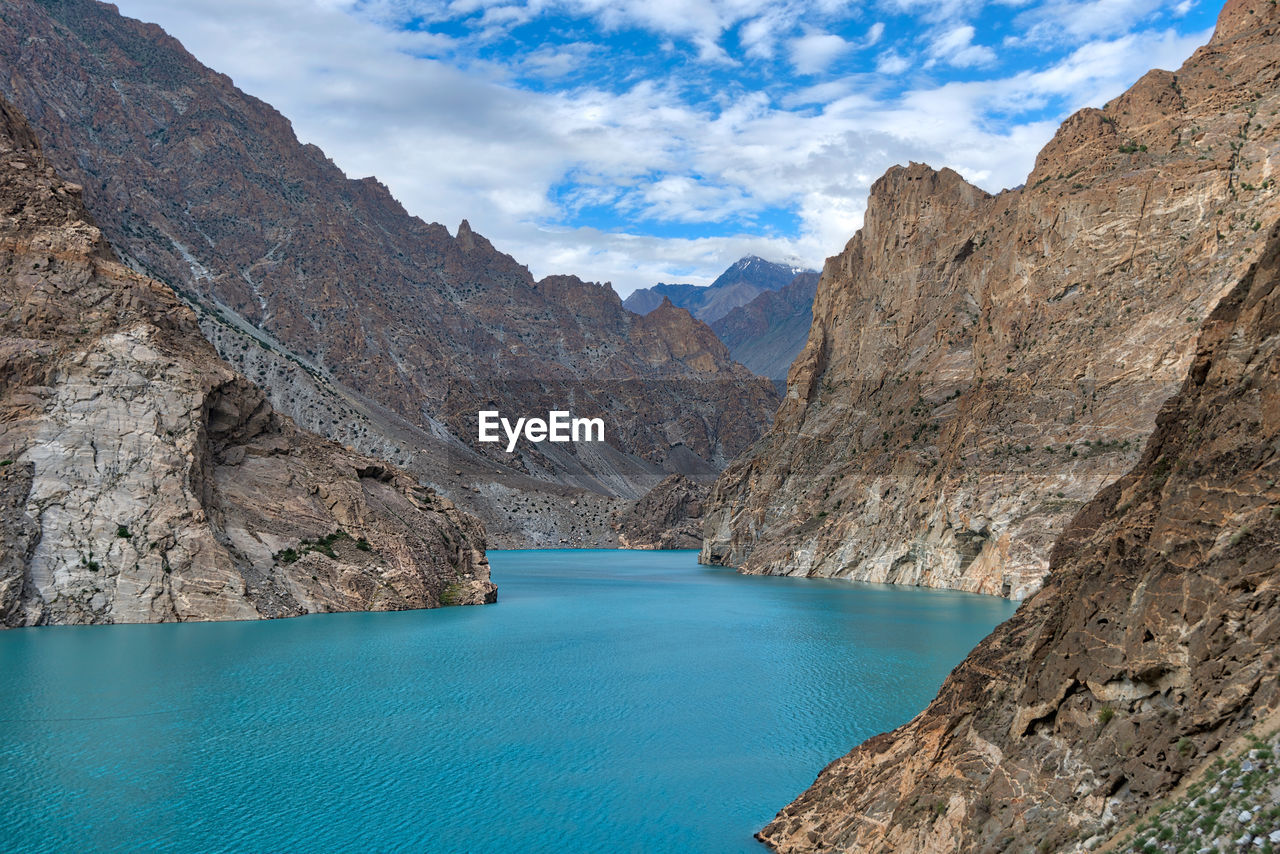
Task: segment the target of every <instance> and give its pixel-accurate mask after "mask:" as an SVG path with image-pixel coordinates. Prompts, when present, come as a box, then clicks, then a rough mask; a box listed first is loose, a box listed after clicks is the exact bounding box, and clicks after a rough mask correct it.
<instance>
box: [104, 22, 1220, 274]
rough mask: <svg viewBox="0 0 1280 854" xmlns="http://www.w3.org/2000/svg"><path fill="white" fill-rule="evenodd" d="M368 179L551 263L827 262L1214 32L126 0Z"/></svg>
mask: <svg viewBox="0 0 1280 854" xmlns="http://www.w3.org/2000/svg"><path fill="white" fill-rule="evenodd" d="M116 2H117V5H119V7H120V10H121V11H122V12H123V13H124V14H126V15H129V16H131V17H135V18H140V19H142V20H145V21H151V22H154V23H158V24H160V25H161V26H162V27H164V28H165V29H166V30H167V31H168V32H169V33H170V34H172V35H173V36H175V37H176V38H178V39H179V40H180V41H181V42H182V43H183V44H184V45H185V46H186V47H187V49H188V50H190V51H191V52H192V53H193V54H194V55H195V56H196V57H197V58H198V59H200V60H201V61H202V62H204V63H205V64H206V65H208V66H210V67H212V68H214V69H215V70H217V71H220V72H223V73H224V74H227V75H229V76H230V77H231V78H232V80H233V81H234V82H235V83H236V85H237V86H239V87H240V88H241V89H243V90H244V91H246V92H248V93H249V94H251V95H255V96H257V97H259V98H261V99H263V100H264V101H267V102H268V103H270V104H271V105H273V106H274V107H276V108H277V109H278V110H280V111H281V112H282V113H283V114H284V115H285V116H286V117H288V118H289V119H290V120H291V121H292V122H293V126H294V130H295V132H296V133H297V134H298V137H299V138H300V139H301V140H302V141H303V142H311V143H315V144H316V145H319V146H320V147H321V148H322V149H324V151H325V153H326V154H328V155H329V157H331V158H332V159H333V161H334V162H335V163H337V165H338V166H339V167H341V168H342V169H343V171H345V172H346V173H347V174H348V175H349V176H351V177H353V178H359V177H364V176H367V175H374V176H376V177H377V178H378V179H380V180H381V181H382V182H383V183H385V184H387V186H388V187H390V189H391V192H392V194H393V195H394V196H395V197H396V198H397V199H398V200H399V201H400V202H401V203H402V204H403V205H404V206H405V207H406V208H407V209H408V210H409V212H410V213H413V214H416V215H418V216H420V217H422V218H423V219H425V220H428V221H434V222H440V223H443V224H445V225H446V226H448V227H449V229H450V231H455V230H456V228H457V225H458V223H459V222H460V221H461V220H463V219H467V220H469V221H470V223H471V226H472V228H474V229H475V230H476V231H478V232H480V233H481V234H484V235H485V236H486V237H488V238H489V239H490V240H492V241H493V242H494V244H495V246H497V248H498V249H500V250H502V251H504V252H507V253H509V254H511V255H513V256H515V257H516V258H517V259H518V260H519V261H520V262H521V263H524V264H527V265H528V266H529V268H530V270H531V271H532V272H533V274H534V275H535V276H537V277H542V276H545V275H548V274H552V273H572V274H576V275H579V276H581V277H582V278H584V279H589V280H593V281H610V282H612V283H613V285H614V287H615V289H616V290H617V291H618V292H619V293H620V294H622V295H624V296H625V295H626V294H628V293H630V292H631V291H632V290H634V289H636V288H638V287H647V286H649V285H652V284H654V283H656V282H660V281H664V282H692V283H695V284H707V283H709V282H710V281H711V280H712V279H714V278H715V277H716V276H717V275H718V274H719V273H720V272H721V271H722V270H724V269H725V268H726V267H728V266H729V265H730V264H731V263H733V262H734V261H735V260H737V259H738V258H740V257H742V256H744V255H748V254H754V255H760V256H762V257H765V258H768V259H770V260H776V261H790V262H793V263H799V264H803V265H805V266H809V267H814V268H820V267H821V265H822V262H823V260H824V259H825V258H826V257H827V256H829V255H833V254H836V253H837V252H839V251H840V250H841V249H842V248H843V246H844V244H845V243H846V242H847V241H848V240H849V238H850V237H852V235H853V233H854V232H855V231H856V230H857V229H858V227H859V226H860V225H861V223H862V212H863V210H864V209H865V207H866V198H867V193H868V191H869V189H870V187H871V184H872V183H873V182H874V181H875V179H876V178H878V177H879V176H880V175H881V174H883V173H884V171H885V170H886V169H888V168H889V167H890V166H893V165H894V164H899V163H906V162H908V161H913V160H914V161H921V162H925V163H928V164H929V165H931V166H934V167H936V168H941V167H944V166H949V167H951V168H953V169H955V170H956V171H958V172H959V173H960V174H961V175H963V176H964V177H965V178H966V179H968V180H969V181H971V182H973V183H975V184H977V185H978V186H980V187H982V188H983V189H985V190H988V191H990V192H998V191H999V190H1001V189H1004V188H1007V187H1014V186H1017V185H1019V184H1021V183H1022V182H1023V181H1024V179H1025V178H1026V175H1027V173H1028V172H1030V170H1031V166H1032V164H1033V162H1034V160H1035V154H1036V152H1037V151H1038V150H1039V149H1040V147H1041V146H1043V145H1044V144H1045V142H1047V141H1048V140H1049V138H1050V137H1051V136H1052V135H1053V132H1054V130H1055V129H1056V128H1057V126H1058V124H1059V123H1060V122H1061V121H1062V119H1064V118H1065V117H1066V116H1068V115H1070V114H1071V113H1072V112H1074V111H1075V110H1077V109H1079V108H1081V107H1085V106H1101V105H1102V104H1104V103H1105V102H1106V101H1107V100H1109V99H1111V98H1113V97H1115V96H1116V95H1118V94H1120V93H1121V92H1123V91H1124V90H1125V89H1126V88H1128V87H1129V86H1130V85H1132V83H1133V82H1134V81H1136V80H1137V79H1138V78H1139V77H1141V76H1142V75H1143V74H1144V73H1145V72H1146V71H1148V70H1149V69H1151V68H1167V69H1176V68H1177V67H1178V66H1179V65H1181V63H1182V62H1183V60H1185V59H1186V58H1187V57H1188V56H1190V55H1191V53H1192V51H1193V50H1194V49H1195V48H1196V47H1197V46H1199V45H1201V44H1203V43H1204V42H1206V41H1207V40H1208V38H1209V36H1210V34H1211V32H1212V26H1213V23H1214V20H1215V18H1216V16H1217V12H1218V10H1219V5H1220V4H1219V3H1217V2H1206V0H994V1H991V0H866V2H841V0H808V2H796V0H523V1H522V0H181V2H174V0H116Z"/></svg>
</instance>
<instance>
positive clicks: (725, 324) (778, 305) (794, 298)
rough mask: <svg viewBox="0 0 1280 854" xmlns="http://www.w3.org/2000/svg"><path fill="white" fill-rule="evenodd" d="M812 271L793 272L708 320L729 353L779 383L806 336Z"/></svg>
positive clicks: (813, 282) (814, 283)
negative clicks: (774, 286)
mask: <svg viewBox="0 0 1280 854" xmlns="http://www.w3.org/2000/svg"><path fill="white" fill-rule="evenodd" d="M817 292H818V274H817V273H816V272H805V273H797V274H796V276H795V278H793V279H792V280H791V282H790V283H788V284H787V285H785V286H783V287H782V288H780V289H779V290H776V291H765V292H764V293H762V294H760V295H759V296H757V297H756V298H755V299H753V300H752V301H751V302H749V303H747V304H746V305H740V306H738V307H737V308H735V309H733V310H732V311H730V312H729V313H728V314H726V315H725V316H724V317H721V318H719V319H717V320H715V321H712V323H711V331H712V332H714V333H715V334H716V337H717V338H719V339H720V340H721V341H723V342H724V343H725V346H727V347H728V348H729V355H730V356H732V357H733V358H734V360H735V361H737V362H741V363H742V364H743V365H745V366H746V367H748V368H750V369H751V371H752V372H754V373H757V374H759V375H760V376H762V377H768V378H769V379H771V380H774V381H776V382H779V383H781V384H785V383H786V379H787V371H788V370H790V368H791V363H792V362H794V361H795V358H796V356H798V355H800V351H801V350H803V349H804V345H805V342H806V341H807V340H808V339H809V327H810V325H812V323H813V298H814V295H815V294H816V293H817Z"/></svg>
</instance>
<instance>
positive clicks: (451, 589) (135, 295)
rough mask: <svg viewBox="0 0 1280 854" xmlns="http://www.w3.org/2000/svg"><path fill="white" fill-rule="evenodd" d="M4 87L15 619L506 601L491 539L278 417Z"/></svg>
mask: <svg viewBox="0 0 1280 854" xmlns="http://www.w3.org/2000/svg"><path fill="white" fill-rule="evenodd" d="M81 192H82V190H81V187H80V186H79V185H76V184H71V183H68V182H66V181H64V180H63V179H62V178H60V177H59V176H58V175H57V173H56V172H55V170H54V169H53V168H52V166H50V165H49V164H48V163H47V162H46V160H45V158H44V156H43V154H42V153H41V151H40V150H39V148H38V147H37V145H36V142H35V135H34V134H33V132H32V131H31V129H30V127H29V126H28V125H27V124H26V122H25V121H24V120H23V118H22V117H21V116H20V115H19V114H18V113H17V112H16V111H15V110H14V109H13V108H12V107H11V106H10V105H9V104H8V103H7V102H5V101H3V99H0V351H2V352H3V359H0V457H2V458H3V465H0V625H4V626H23V625H46V624H66V623H120V622H161V621H171V620H218V619H257V618H262V617H284V616H293V615H297V614H304V613H309V612H316V611H342V610H392V609H401V608H426V607H435V606H437V605H441V604H465V603H481V602H491V601H493V599H494V591H495V588H494V586H493V585H492V584H491V583H490V582H489V567H488V562H487V561H486V559H485V555H484V531H483V528H482V527H481V526H480V524H479V522H477V521H476V520H475V519H474V518H472V517H470V516H467V515H466V514H463V513H460V512H458V511H457V510H456V509H454V507H453V506H452V505H451V504H450V503H449V502H447V501H445V500H444V499H442V498H440V497H439V496H437V495H435V494H434V493H432V492H431V491H430V490H426V489H422V488H419V487H418V486H417V484H416V482H414V481H413V480H412V479H411V478H409V477H408V476H406V475H405V474H404V473H402V472H400V471H399V470H397V469H395V468H393V467H391V466H388V465H386V464H385V463H380V462H378V461H376V460H374V459H372V458H369V457H366V456H364V455H361V454H357V453H353V452H350V451H346V450H344V449H343V448H341V447H339V446H337V445H334V444H332V443H330V442H327V441H324V440H322V439H320V438H318V437H316V436H314V435H312V434H310V433H306V432H303V431H301V430H299V429H297V427H295V426H294V424H293V422H292V421H291V420H289V419H288V418H284V417H282V416H280V415H278V414H276V413H275V412H274V411H273V409H272V408H271V406H270V404H269V403H268V402H267V400H266V397H265V395H264V393H263V392H262V391H261V390H260V389H259V388H258V387H257V386H255V385H253V384H252V383H250V382H249V381H248V380H246V379H245V378H244V377H242V376H239V375H238V374H236V373H235V372H234V371H232V370H231V369H230V367H228V366H227V364H226V363H224V362H223V361H222V360H221V359H219V358H218V356H217V354H216V353H215V352H214V350H213V347H212V346H210V345H209V343H208V342H207V341H205V339H204V338H203V337H202V336H201V334H200V329H199V327H198V326H197V324H196V319H195V316H194V315H193V314H192V312H191V311H190V310H189V309H188V308H186V307H185V306H184V305H183V304H182V303H181V302H180V301H179V300H178V299H177V297H176V296H175V295H174V293H173V291H172V290H170V289H169V288H167V287H165V286H164V285H161V284H159V283H158V282H155V281H153V280H151V279H149V278H146V277H144V276H142V275H139V274H138V273H136V272H134V271H132V270H130V269H129V268H128V267H126V266H125V265H123V264H121V263H120V262H119V261H118V260H117V258H116V256H115V255H114V253H113V252H112V250H111V249H110V247H109V246H108V245H107V243H106V241H105V240H104V239H103V238H102V234H101V232H100V231H99V230H98V228H97V227H96V226H95V225H94V224H93V220H92V217H91V216H90V214H89V213H88V211H87V210H86V209H85V207H84V205H83V204H82V203H81V200H80V197H81Z"/></svg>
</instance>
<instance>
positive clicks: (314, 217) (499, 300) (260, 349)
mask: <svg viewBox="0 0 1280 854" xmlns="http://www.w3.org/2000/svg"><path fill="white" fill-rule="evenodd" d="M0 70H2V71H3V73H0V94H3V95H6V96H8V97H9V98H11V99H12V100H13V102H14V103H15V104H16V105H17V106H18V107H19V108H20V109H22V110H23V111H24V112H26V114H27V115H28V117H29V119H30V120H31V122H32V125H33V126H34V127H35V130H36V132H37V134H38V135H39V136H40V138H41V140H42V141H43V142H44V144H45V148H46V153H47V156H48V157H49V158H50V160H51V162H53V163H54V165H55V166H56V167H57V168H58V169H59V170H60V171H61V172H62V173H63V174H64V175H65V176H67V177H68V178H69V179H71V180H74V181H76V182H77V183H80V184H82V185H83V186H84V193H83V198H84V201H85V204H86V205H87V207H88V208H89V209H90V211H92V212H93V214H94V216H95V218H96V219H97V221H98V223H99V224H100V226H101V228H102V230H103V233H104V234H105V235H106V237H107V238H108V239H109V240H110V242H111V243H112V245H113V246H114V247H115V248H116V249H117V251H118V252H119V253H120V255H121V256H122V258H123V260H124V261H125V262H126V263H127V264H129V265H130V266H132V267H133V268H135V269H136V270H139V271H142V272H145V273H146V274H148V275H150V276H152V277H154V278H156V279H158V280H160V281H163V282H165V283H167V284H170V285H172V286H173V287H174V288H175V289H177V290H178V291H179V292H180V294H181V295H182V296H183V297H184V298H185V299H186V300H188V301H189V302H190V303H191V304H192V305H193V307H195V308H196V310H197V313H198V316H199V317H200V320H201V325H202V328H204V330H205V332H206V334H207V335H208V336H209V337H210V338H211V339H212V340H213V341H214V342H215V344H216V345H217V347H218V348H219V352H220V353H221V354H222V355H223V356H224V357H225V358H227V359H228V360H229V361H230V362H231V363H232V364H233V365H234V366H235V367H237V368H239V369H242V370H243V371H244V372H245V373H247V374H249V375H250V376H252V377H253V378H255V379H258V380H260V381H261V382H262V383H263V384H264V385H266V386H267V388H268V391H269V393H270V394H271V398H272V402H273V404H274V405H276V406H277V407H278V408H279V409H280V410H281V411H283V412H286V413H287V414H290V415H293V416H294V417H296V418H297V419H298V421H299V423H300V424H302V425H303V426H304V427H310V428H314V429H315V430H316V431H317V432H320V433H321V434H322V435H326V436H329V437H331V438H334V439H337V440H340V441H342V442H343V443H344V444H350V445H352V446H354V447H357V448H360V449H361V450H365V451H369V452H372V453H378V454H382V455H386V456H387V457H389V458H391V459H393V460H394V461H395V462H397V463H398V464H401V465H404V466H407V467H409V468H411V469H412V470H413V471H414V472H415V473H416V474H419V475H420V476H423V477H425V478H427V479H429V480H430V481H432V482H433V483H436V484H438V485H439V486H440V488H441V489H442V490H443V491H447V492H448V493H449V494H450V495H452V496H453V497H454V498H455V499H457V500H459V501H466V502H468V504H469V505H470V506H474V507H475V508H476V509H477V510H478V511H480V512H483V513H485V514H486V518H488V519H490V520H493V521H495V522H496V521H498V520H499V519H501V518H504V516H505V514H503V513H502V512H501V511H499V510H498V509H497V508H498V505H499V504H500V503H502V502H504V501H506V498H505V497H504V496H507V495H518V496H520V498H519V500H520V501H524V502H526V503H527V502H528V501H532V500H542V499H543V498H548V497H549V498H551V499H552V500H551V502H550V503H551V504H552V505H553V506H559V505H560V504H561V502H560V500H559V499H560V498H561V497H563V496H562V492H564V491H565V489H567V490H568V492H569V493H570V494H572V493H573V491H574V490H582V489H587V490H593V491H594V492H596V493H599V496H606V497H607V496H622V497H627V498H634V497H638V496H639V495H642V494H643V493H644V492H646V491H647V490H648V489H649V488H650V487H652V486H653V485H654V484H656V483H657V482H659V481H660V480H662V479H663V478H664V477H665V476H666V475H667V474H669V473H672V472H687V473H698V474H702V475H706V474H709V473H714V472H717V471H719V470H720V469H721V468H722V467H723V466H724V465H725V464H726V463H727V462H728V460H729V459H731V458H732V457H733V456H734V455H736V454H737V453H739V452H740V451H742V450H743V449H745V448H746V447H747V446H748V445H749V444H750V443H751V442H752V441H753V440H754V439H756V438H757V437H758V436H759V435H760V433H761V432H762V431H763V429H764V428H765V427H766V426H767V424H768V422H769V420H770V419H771V418H772V415H773V412H774V410H775V409H776V405H777V396H776V393H775V391H774V390H773V389H772V388H771V387H770V386H769V385H768V384H767V383H765V382H764V381H763V380H761V379H759V378H757V377H754V376H753V375H751V373H750V372H749V371H747V370H746V369H744V368H742V367H741V366H740V365H737V364H735V363H734V362H733V361H732V360H731V358H730V357H729V355H728V351H727V350H726V349H725V348H723V347H722V346H719V343H718V342H716V341H715V340H714V336H713V335H712V334H711V333H710V332H709V330H707V329H706V327H705V326H704V325H703V324H702V323H700V322H698V321H696V320H694V319H693V318H691V317H690V316H689V315H688V313H687V312H684V311H666V312H663V313H662V314H661V315H660V316H659V317H657V318H641V317H638V316H636V315H635V314H633V313H631V312H629V311H627V310H626V309H625V308H623V306H622V301H621V300H620V299H619V298H618V296H617V294H615V293H614V291H613V290H612V288H611V287H610V286H608V285H607V284H605V285H601V284H594V283H589V282H583V281H581V280H579V279H577V278H574V277H569V276H553V277H548V278H545V279H542V280H540V281H535V280H534V278H533V277H532V276H531V275H530V273H529V271H528V270H527V269H526V268H525V267H524V266H522V265H521V264H519V263H518V262H517V261H515V260H514V259H513V258H511V257H510V256H508V255H506V254H503V253H502V252H500V251H498V250H497V249H496V248H495V247H494V246H493V245H492V244H491V243H490V242H489V241H488V240H486V239H485V238H484V237H482V236H481V235H479V234H477V233H476V232H475V231H473V230H472V229H471V227H470V226H469V225H468V224H467V223H466V222H463V223H462V224H461V225H460V226H459V227H458V229H457V231H456V234H454V235H451V234H450V233H449V232H448V230H447V229H445V228H444V227H443V226H441V225H438V224H429V223H426V222H423V221H422V220H420V219H418V218H416V217H412V216H409V215H408V214H407V213H406V212H405V211H404V209H403V208H402V207H401V206H400V205H399V204H398V203H397V202H396V201H395V199H393V198H392V196H391V194H390V192H389V191H388V190H387V188H386V187H384V186H383V185H382V184H380V183H379V182H378V181H376V180H375V179H373V178H365V179H361V180H348V179H347V178H346V176H344V175H343V174H342V172H341V171H340V170H339V169H338V168H337V167H335V165H334V164H333V163H332V162H330V161H329V160H328V159H327V158H326V157H325V155H324V153H323V152H321V151H320V150H319V149H318V148H316V147H315V146H311V145H303V144H301V143H299V141H298V140H297V139H296V138H295V136H294V134H293V130H292V128H291V126H290V125H289V122H288V121H287V120H286V119H285V118H284V117H283V116H281V115H280V114H279V113H277V112H276V111H275V110H273V109H272V108H271V107H269V106H268V105H266V104H264V103H262V102H260V101H258V100H256V99H254V98H252V97H250V96H248V95H246V94H244V93H243V92H241V91H239V90H238V89H236V88H235V86H234V85H233V84H232V82H231V81H230V80H229V79H227V78H226V77H225V76H223V75H220V74H217V73H215V72H213V71H211V70H210V69H208V68H205V67H204V66H202V65H201V64H200V63H199V62H197V61H196V60H195V59H194V58H193V57H192V56H191V55H189V54H188V53H187V52H186V51H185V50H184V49H183V48H182V46H181V45H180V44H178V43H177V42H176V41H175V40H173V39H172V38H170V37H169V36H167V35H166V34H165V33H164V32H163V31H162V30H160V29H159V28H158V27H156V26H154V25H147V24H142V23H140V22H137V21H133V20H129V19H126V18H123V17H121V16H120V15H119V14H118V12H117V11H116V10H115V8H114V7H111V6H108V5H105V4H102V3H98V2H94V0H57V2H55V0H41V2H35V0H14V2H7V3H4V4H0ZM566 406H568V407H570V408H571V409H573V410H574V413H575V414H576V415H581V416H585V417H604V418H605V419H606V422H607V430H606V445H604V446H590V445H577V446H559V447H555V448H552V447H550V446H547V445H543V446H536V447H535V446H531V445H527V444H526V445H523V446H521V448H520V449H519V451H518V452H517V453H516V454H515V455H508V454H506V453H505V452H504V451H503V450H500V449H498V448H497V447H496V446H494V445H484V444H480V443H478V442H477V441H476V413H477V411H478V410H480V409H489V408H498V409H501V410H504V411H505V412H507V413H510V414H511V415H512V416H513V417H516V416H534V415H538V414H539V413H543V414H545V412H546V411H547V410H548V409H551V408H557V409H559V408H564V407H566ZM491 483H496V484H498V486H497V487H495V489H489V488H488V485H489V484H491ZM477 487H479V489H478V491H476V488H477ZM599 496H597V497H599ZM584 500H585V499H584ZM563 503H564V505H565V506H568V502H563ZM573 524H574V517H572V516H570V515H567V514H566V515H564V516H563V517H560V518H559V519H558V521H557V523H556V525H555V526H553V529H554V530H553V531H552V532H551V535H552V536H556V535H558V537H559V538H566V537H570V536H576V534H573V533H571V531H572V529H573ZM607 529H608V526H607V524H604V523H602V524H601V525H599V526H596V527H595V528H593V529H592V530H593V531H594V532H595V533H600V532H601V531H607ZM502 533H513V534H514V533H517V532H502ZM593 536H594V534H593Z"/></svg>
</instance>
